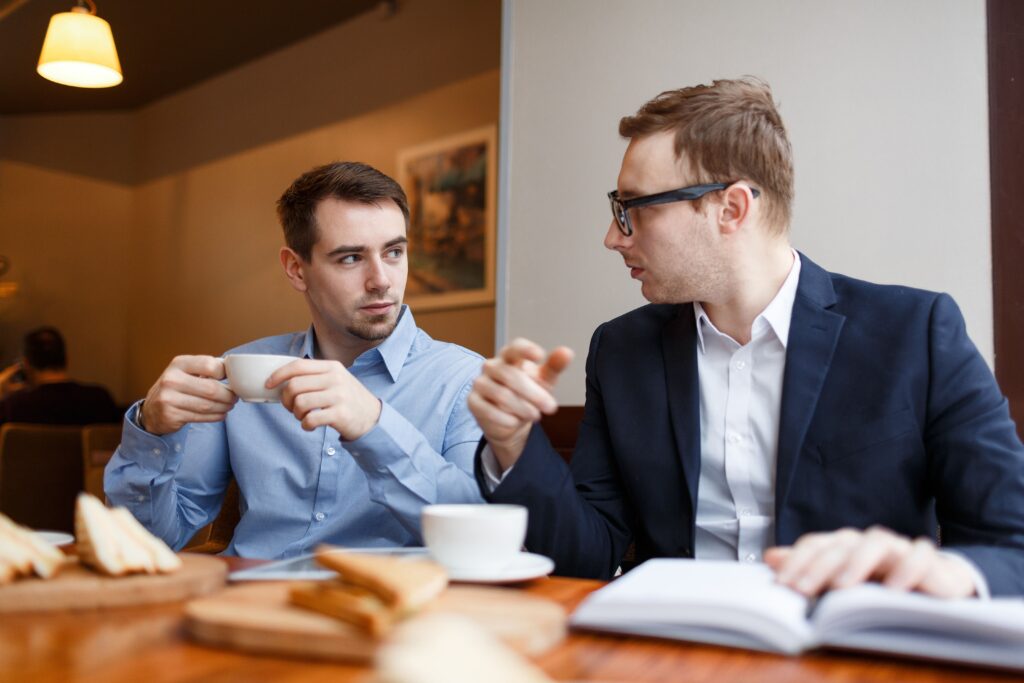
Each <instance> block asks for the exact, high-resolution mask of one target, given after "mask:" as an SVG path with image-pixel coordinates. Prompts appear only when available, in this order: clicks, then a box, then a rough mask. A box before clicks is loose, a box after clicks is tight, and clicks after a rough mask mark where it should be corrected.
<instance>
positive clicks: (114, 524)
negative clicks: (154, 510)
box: [75, 493, 181, 576]
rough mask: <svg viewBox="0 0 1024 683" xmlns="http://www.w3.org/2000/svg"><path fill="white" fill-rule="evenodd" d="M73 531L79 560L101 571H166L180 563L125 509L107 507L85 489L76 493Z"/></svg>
mask: <svg viewBox="0 0 1024 683" xmlns="http://www.w3.org/2000/svg"><path fill="white" fill-rule="evenodd" d="M75 532H76V535H77V536H78V557H79V559H80V560H81V562H82V564H84V565H86V566H89V567H92V568H93V569H95V570H97V571H99V572H101V573H103V574H108V575H110V576H123V575H125V574H135V573H146V574H157V573H161V574H166V573H169V572H172V571H175V570H176V569H178V568H179V567H180V566H181V558H179V557H178V556H177V555H175V554H174V552H173V551H172V550H171V549H170V548H168V547H167V545H166V544H165V543H164V542H163V541H161V540H160V539H159V538H157V537H156V536H153V535H152V534H151V533H149V531H147V530H146V528H145V527H143V526H142V525H141V524H139V522H138V521H137V520H136V519H135V517H133V516H132V514H131V513H130V512H128V510H125V509H124V508H117V509H113V510H111V509H109V508H107V506H105V505H104V504H103V503H101V502H100V501H99V499H98V498H96V497H95V496H92V495H89V494H88V493H80V494H78V500H77V502H76V505H75Z"/></svg>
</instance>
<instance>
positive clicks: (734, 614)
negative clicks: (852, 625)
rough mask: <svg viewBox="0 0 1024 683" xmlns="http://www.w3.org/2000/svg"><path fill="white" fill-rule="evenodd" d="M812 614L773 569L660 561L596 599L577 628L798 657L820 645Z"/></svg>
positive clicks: (582, 610) (577, 619) (579, 616)
mask: <svg viewBox="0 0 1024 683" xmlns="http://www.w3.org/2000/svg"><path fill="white" fill-rule="evenodd" d="M806 611H807V601H806V599H805V598H803V597H802V596H801V595H799V594H798V593H796V592H794V591H791V590H790V589H788V588H784V587H782V586H780V585H778V584H777V583H775V575H774V573H773V572H772V570H771V569H769V568H768V567H767V566H765V565H762V564H740V563H737V562H717V561H699V560H675V559H656V560H648V561H647V562H645V563H644V564H642V565H640V566H639V567H637V568H636V569H634V570H633V571H631V572H629V573H628V574H626V575H625V576H623V577H621V578H619V579H617V580H615V581H612V582H611V583H610V584H608V585H607V586H605V587H604V588H602V589H600V590H598V591H596V592H594V593H592V594H591V595H590V596H589V597H588V598H587V599H586V600H585V601H584V602H583V603H582V604H581V605H580V607H579V608H578V609H577V610H576V612H575V613H574V614H573V615H572V617H571V619H570V623H571V624H572V625H573V626H576V627H581V628H590V629H596V630H603V631H615V632H620V633H635V634H642V635H652V636H659V637H663V638H677V639H681V640H694V641H699V642H710V643H717V644H721V645H731V646H735V647H746V648H753V649H758V650H770V651H778V652H786V653H790V654H792V653H796V652H799V651H801V650H802V649H803V648H804V647H805V646H806V645H807V644H808V643H809V642H811V641H812V635H811V629H810V625H809V624H808V623H807V620H806V618H805V615H806Z"/></svg>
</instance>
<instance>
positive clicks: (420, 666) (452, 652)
mask: <svg viewBox="0 0 1024 683" xmlns="http://www.w3.org/2000/svg"><path fill="white" fill-rule="evenodd" d="M374 670H375V674H374V677H373V678H372V679H371V681H370V683H478V682H479V681H487V683H554V682H553V680H552V679H551V678H549V677H548V676H547V674H545V673H544V672H543V671H541V670H540V669H538V668H537V667H536V666H534V665H533V664H532V663H530V662H529V661H527V660H526V659H525V658H523V657H522V656H521V655H519V654H518V653H516V652H515V651H513V650H512V649H511V648H509V647H508V646H507V645H505V644H504V643H502V642H501V641H499V640H497V639H496V638H495V637H494V636H492V635H491V634H489V633H487V632H486V631H485V630H483V629H481V628H479V627H478V626H477V625H476V624H474V623H473V622H472V621H470V620H468V619H466V618H465V617H460V616H456V615H454V614H440V613H433V614H427V615H424V616H422V617H418V618H416V619H412V620H410V621H408V622H406V623H404V624H402V625H401V626H399V627H398V628H396V629H395V633H394V634H393V636H392V637H391V638H390V639H389V642H388V643H387V644H385V645H384V646H383V647H381V648H380V650H378V652H377V658H376V666H375V667H374Z"/></svg>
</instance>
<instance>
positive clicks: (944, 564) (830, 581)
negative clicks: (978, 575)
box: [764, 527, 975, 598]
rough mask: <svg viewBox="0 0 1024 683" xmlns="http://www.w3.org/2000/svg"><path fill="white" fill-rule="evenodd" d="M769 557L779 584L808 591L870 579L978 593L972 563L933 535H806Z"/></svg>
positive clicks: (945, 593) (935, 591)
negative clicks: (944, 549)
mask: <svg viewBox="0 0 1024 683" xmlns="http://www.w3.org/2000/svg"><path fill="white" fill-rule="evenodd" d="M764 560H765V562H766V563H767V564H768V565H769V566H770V567H771V568H772V569H774V570H775V571H776V573H777V578H778V582H779V583H781V584H783V585H786V586H789V587H790V588H792V589H794V590H796V591H799V592H800V593H803V594H804V595H818V594H819V593H823V592H824V591H826V590H829V589H832V588H849V587H851V586H855V585H857V584H860V583H864V582H866V581H878V582H880V583H882V584H883V585H885V586H886V587H888V588H893V589H896V590H903V591H918V592H921V593H927V594H929V595H935V596H938V597H943V598H964V597H969V596H971V595H974V593H975V583H974V576H973V575H972V573H971V571H970V569H969V568H968V567H967V565H966V562H963V561H959V560H958V558H954V557H950V556H948V555H945V554H943V553H941V552H940V551H939V550H938V549H937V548H936V547H935V544H934V543H933V542H932V541H931V539H928V538H918V539H915V540H911V539H909V538H907V537H905V536H900V535H899V534H896V533H893V532H892V531H890V530H888V529H885V528H883V527H871V528H870V529H868V530H866V531H861V530H859V529H840V530H838V531H832V532H827V533H812V534H805V535H804V536H801V537H800V538H799V539H798V540H797V542H796V544H795V545H792V546H780V547H776V548H769V549H768V550H767V551H766V552H765V554H764Z"/></svg>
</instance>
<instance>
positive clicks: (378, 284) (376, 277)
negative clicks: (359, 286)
mask: <svg viewBox="0 0 1024 683" xmlns="http://www.w3.org/2000/svg"><path fill="white" fill-rule="evenodd" d="M368 263H369V267H370V272H369V273H367V276H366V289H367V291H370V292H386V291H388V290H389V289H391V278H390V277H388V271H387V267H386V266H385V265H384V261H382V260H381V259H379V258H376V259H370V260H369V262H368Z"/></svg>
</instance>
